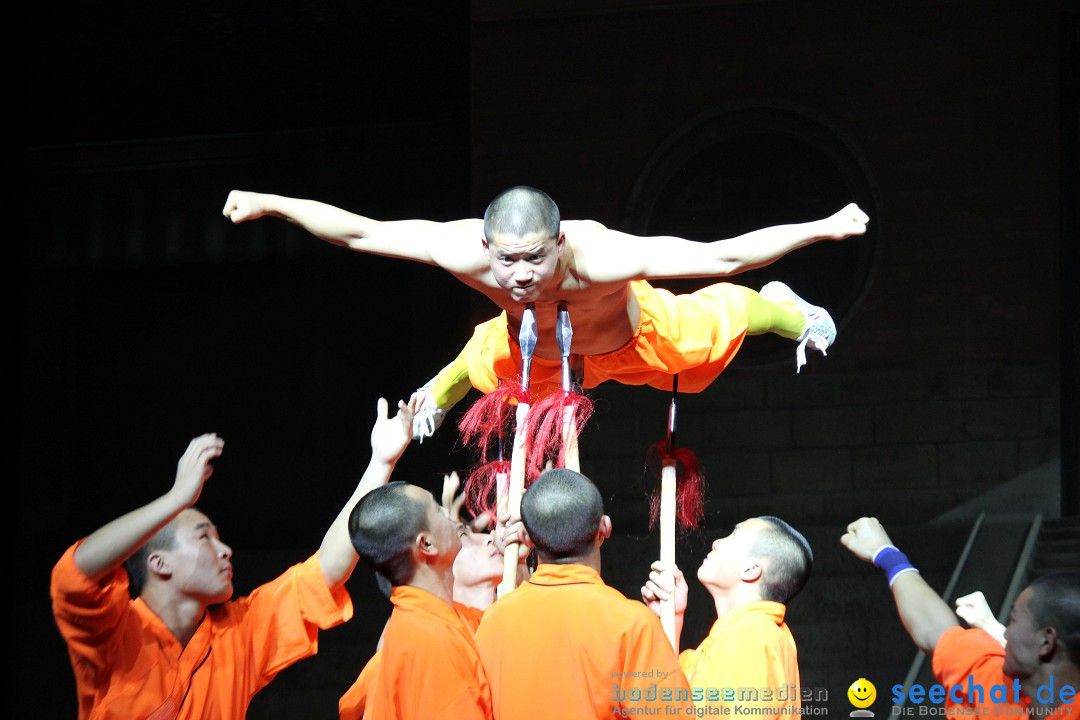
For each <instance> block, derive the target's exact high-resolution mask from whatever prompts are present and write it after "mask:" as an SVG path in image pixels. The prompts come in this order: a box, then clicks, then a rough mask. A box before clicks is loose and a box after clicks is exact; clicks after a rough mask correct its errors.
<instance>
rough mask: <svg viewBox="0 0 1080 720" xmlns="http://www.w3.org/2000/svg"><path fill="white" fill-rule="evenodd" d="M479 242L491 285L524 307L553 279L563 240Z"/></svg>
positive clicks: (532, 237) (537, 236) (536, 236)
mask: <svg viewBox="0 0 1080 720" xmlns="http://www.w3.org/2000/svg"><path fill="white" fill-rule="evenodd" d="M483 242H484V253H485V255H486V256H487V259H488V263H489V264H490V265H491V274H492V275H493V276H494V277H495V282H497V283H498V284H499V287H501V288H502V289H503V290H505V291H506V292H507V293H508V294H509V295H510V297H511V298H512V299H514V300H515V301H517V302H522V303H527V302H533V301H535V300H537V299H539V298H540V295H541V293H543V291H544V290H545V289H546V288H547V286H548V285H549V284H550V283H551V280H552V278H554V277H555V275H556V272H557V271H558V268H559V258H560V257H561V256H562V252H563V247H564V246H565V245H566V237H565V236H564V235H563V234H562V233H559V237H558V238H552V237H549V236H548V235H547V233H543V232H537V233H531V234H529V235H510V234H498V235H495V237H493V238H491V239H490V240H488V239H485V240H484V241H483Z"/></svg>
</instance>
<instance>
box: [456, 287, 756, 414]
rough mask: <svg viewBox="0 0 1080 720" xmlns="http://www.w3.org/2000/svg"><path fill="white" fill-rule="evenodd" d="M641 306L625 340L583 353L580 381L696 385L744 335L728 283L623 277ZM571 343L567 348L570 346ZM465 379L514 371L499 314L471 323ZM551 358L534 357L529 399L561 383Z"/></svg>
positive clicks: (482, 380)
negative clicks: (696, 285) (676, 283)
mask: <svg viewBox="0 0 1080 720" xmlns="http://www.w3.org/2000/svg"><path fill="white" fill-rule="evenodd" d="M630 289H631V290H632V291H633V293H634V295H635V296H636V297H637V300H638V305H639V306H640V307H641V319H640V320H639V322H638V328H637V332H635V333H634V337H633V338H631V339H630V341H629V342H627V343H626V344H625V345H623V346H622V347H621V348H619V349H618V350H613V351H612V352H609V353H604V354H603V355H586V356H585V358H584V359H585V378H584V381H583V383H582V385H583V386H584V387H587V388H590V387H596V386H597V385H599V384H600V383H602V382H604V381H605V380H614V381H616V382H619V383H622V384H624V385H651V386H652V387H654V388H658V389H660V390H670V389H671V378H672V376H673V375H674V374H676V373H678V374H679V390H680V391H683V392H701V391H702V390H704V389H705V388H706V387H708V386H709V384H710V383H711V382H712V381H713V380H715V379H716V377H717V376H718V375H719V374H720V373H722V372H723V371H724V368H726V367H727V366H728V363H730V362H731V360H732V358H734V357H735V353H737V352H738V351H739V347H740V346H742V341H743V338H744V337H746V328H747V311H746V306H745V304H744V302H743V298H742V295H741V294H740V293H739V292H738V291H736V290H735V289H734V286H733V285H731V284H730V283H718V284H716V285H710V286H708V287H706V288H702V289H701V290H698V291H697V292H694V293H690V294H689V295H675V294H673V293H671V292H669V291H667V290H664V289H662V288H654V287H653V286H651V285H650V284H649V283H647V282H645V281H644V280H635V281H632V282H631V283H630ZM572 350H573V348H571V351H572ZM467 354H468V361H469V380H470V382H472V385H473V387H475V388H476V389H478V390H480V391H481V392H484V393H488V392H491V391H492V390H494V389H495V388H496V387H498V385H499V379H500V378H504V379H506V380H508V381H514V382H517V381H519V380H520V378H521V348H519V347H518V344H517V340H516V339H515V338H512V337H511V336H510V333H509V331H508V329H507V322H506V313H505V312H504V313H502V314H501V315H499V317H497V318H494V319H493V320H488V321H487V322H485V323H481V324H480V325H477V326H476V329H475V330H474V331H473V336H472V338H471V339H470V340H469V345H468V353H467ZM561 387H562V374H561V366H560V363H559V361H558V360H545V359H543V358H538V357H534V358H533V362H532V375H531V378H530V388H531V389H532V392H533V397H534V398H540V397H544V396H545V395H550V394H551V393H553V392H555V391H557V390H559V389H561Z"/></svg>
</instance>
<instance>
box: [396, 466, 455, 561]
mask: <svg viewBox="0 0 1080 720" xmlns="http://www.w3.org/2000/svg"><path fill="white" fill-rule="evenodd" d="M408 492H410V493H411V494H413V495H414V496H415V497H417V499H419V500H420V501H421V502H422V503H424V505H425V508H426V512H427V530H425V531H424V532H425V534H426V535H427V538H426V539H427V541H428V543H429V544H430V547H432V549H433V550H434V552H435V553H437V554H438V555H439V556H440V557H441V558H442V561H440V564H443V563H445V565H447V566H452V565H453V562H454V558H456V557H457V555H458V553H459V552H461V538H460V537H459V536H458V530H457V526H456V524H455V523H454V522H453V521H452V520H450V516H449V515H448V514H447V510H446V508H444V507H442V506H441V505H439V504H438V503H437V502H435V496H434V495H432V494H431V493H430V492H428V491H427V490H424V489H423V488H420V487H416V486H415V485H414V486H412V487H410V488H409V489H408Z"/></svg>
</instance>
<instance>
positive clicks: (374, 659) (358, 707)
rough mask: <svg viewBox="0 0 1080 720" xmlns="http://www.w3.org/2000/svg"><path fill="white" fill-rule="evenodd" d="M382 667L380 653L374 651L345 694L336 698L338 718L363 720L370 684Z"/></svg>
mask: <svg viewBox="0 0 1080 720" xmlns="http://www.w3.org/2000/svg"><path fill="white" fill-rule="evenodd" d="M381 668H382V653H378V652H377V653H375V654H374V655H372V656H371V659H370V660H368V661H367V664H366V665H364V669H363V670H361V671H360V676H359V677H357V678H356V682H354V683H353V684H352V687H350V688H349V689H348V690H346V691H345V694H344V695H342V696H341V699H340V700H338V717H339V718H340V720H363V718H364V709H365V708H366V707H367V701H368V695H369V694H370V692H371V685H372V683H373V682H374V681H375V677H376V676H377V675H378V674H379V670H380V669H381Z"/></svg>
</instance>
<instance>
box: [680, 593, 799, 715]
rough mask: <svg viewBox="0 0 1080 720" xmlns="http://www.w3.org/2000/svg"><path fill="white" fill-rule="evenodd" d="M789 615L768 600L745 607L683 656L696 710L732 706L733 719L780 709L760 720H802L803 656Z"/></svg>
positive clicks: (733, 611) (719, 621) (734, 610)
mask: <svg viewBox="0 0 1080 720" xmlns="http://www.w3.org/2000/svg"><path fill="white" fill-rule="evenodd" d="M786 610H787V608H786V607H785V606H784V605H783V604H781V603H777V602H768V601H764V600H761V601H757V602H750V603H746V604H744V605H739V606H737V607H735V608H732V609H731V610H729V611H728V612H726V613H724V615H723V616H722V617H720V618H717V620H716V622H715V623H713V626H712V629H711V630H710V631H709V635H708V637H706V638H705V640H703V641H702V643H701V645H699V646H698V648H697V649H696V650H685V651H683V652H682V654H680V655H679V665H680V666H681V667H682V669H683V672H685V673H686V679H687V681H688V682H689V683H690V686H691V687H692V688H693V689H694V704H695V705H697V706H698V707H705V706H715V707H717V708H718V709H719V707H720V706H721V705H727V706H728V709H729V714H732V715H734V714H736V711H735V707H736V706H739V707H743V708H747V707H753V708H757V709H762V708H767V709H769V710H775V714H772V715H770V714H761V715H757V714H755V717H763V718H769V717H772V718H775V719H776V720H781V719H783V720H791V719H792V718H798V717H799V708H801V707H802V701H801V696H800V691H801V690H800V686H799V662H798V653H797V651H796V649H795V639H794V638H793V637H792V636H791V630H789V629H788V626H787V625H786V624H785V623H784V613H785V612H786ZM699 698H700V699H699ZM782 708H787V709H786V710H785V709H782ZM759 711H760V710H759ZM762 712H764V711H762Z"/></svg>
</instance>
